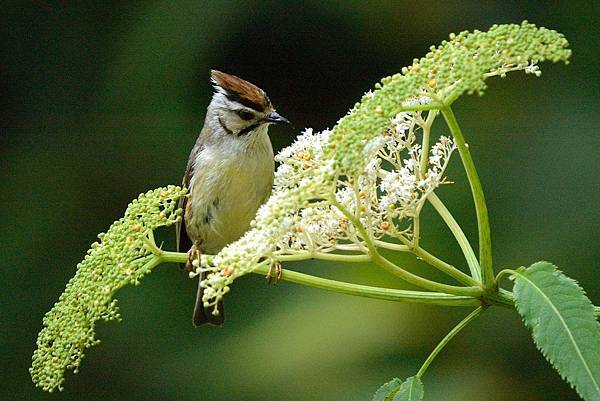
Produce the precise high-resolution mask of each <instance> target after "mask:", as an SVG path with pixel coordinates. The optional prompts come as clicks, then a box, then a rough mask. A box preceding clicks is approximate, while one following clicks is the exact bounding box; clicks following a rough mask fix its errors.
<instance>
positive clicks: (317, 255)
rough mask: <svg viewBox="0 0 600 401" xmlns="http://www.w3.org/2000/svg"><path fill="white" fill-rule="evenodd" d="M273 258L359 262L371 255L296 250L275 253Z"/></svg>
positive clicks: (290, 260) (369, 259) (286, 260)
mask: <svg viewBox="0 0 600 401" xmlns="http://www.w3.org/2000/svg"><path fill="white" fill-rule="evenodd" d="M274 259H276V260H277V261H279V262H294V261H300V260H308V259H318V260H330V261H334V262H352V263H360V262H370V261H371V257H370V256H369V255H364V254H361V255H341V254H338V253H325V252H310V251H305V252H298V253H296V254H293V255H275V256H274Z"/></svg>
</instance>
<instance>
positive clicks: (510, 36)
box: [327, 21, 571, 170]
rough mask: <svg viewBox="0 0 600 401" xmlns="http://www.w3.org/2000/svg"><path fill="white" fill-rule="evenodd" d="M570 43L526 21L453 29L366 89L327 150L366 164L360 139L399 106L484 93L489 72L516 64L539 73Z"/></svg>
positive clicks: (350, 165) (346, 161)
mask: <svg viewBox="0 0 600 401" xmlns="http://www.w3.org/2000/svg"><path fill="white" fill-rule="evenodd" d="M568 46H569V43H568V42H567V40H566V39H565V37H564V36H563V35H562V34H561V33H558V32H556V31H553V30H550V29H546V28H542V27H536V26H535V25H534V24H531V23H528V22H527V21H524V22H523V23H521V24H519V25H517V24H507V25H494V26H492V27H491V28H490V29H489V30H488V31H487V32H481V31H474V32H467V31H465V32H461V33H459V34H451V35H450V37H449V40H447V41H443V42H442V44H441V45H439V46H437V47H436V46H432V47H431V48H430V52H429V53H427V55H425V56H424V57H422V58H420V59H414V61H413V63H412V65H410V66H409V67H405V68H403V69H402V72H401V73H398V74H395V75H392V76H389V77H386V78H383V79H382V80H381V83H380V84H377V85H375V88H376V90H375V91H370V92H368V93H367V94H365V96H363V98H362V100H361V102H360V103H357V104H356V105H355V107H354V108H353V109H352V110H351V112H350V113H349V114H348V115H347V116H345V117H344V118H342V119H341V120H340V121H339V122H338V124H337V126H336V127H335V128H334V130H333V133H332V134H331V136H332V137H333V139H332V140H331V143H332V144H335V147H330V148H329V149H328V150H327V153H328V154H329V157H331V158H334V159H335V160H336V164H338V165H339V166H341V167H343V168H344V169H349V170H352V169H354V168H357V169H362V164H363V160H362V158H361V152H360V150H361V148H362V141H363V140H365V139H367V140H369V139H372V138H374V137H377V136H378V135H380V134H381V132H382V131H383V130H384V129H385V127H386V126H387V124H388V121H389V119H390V118H392V117H393V116H394V115H395V114H397V113H398V112H400V111H405V110H414V109H415V106H422V105H420V104H419V102H418V101H416V100H415V99H419V98H421V99H425V100H426V101H428V102H429V103H430V104H429V106H428V108H432V109H436V108H438V109H439V108H440V107H443V106H445V105H449V104H451V103H452V102H453V101H454V100H455V99H456V98H458V97H459V96H460V95H461V94H463V93H468V94H471V93H477V94H479V95H481V94H483V92H484V90H485V89H486V83H485V80H486V79H487V78H489V77H491V76H501V77H503V76H505V75H506V73H507V72H510V71H517V70H523V71H525V72H526V73H530V74H533V75H536V76H539V74H540V71H539V68H538V67H537V64H538V63H540V62H542V61H546V60H548V61H552V62H558V61H564V62H567V60H568V59H569V57H570V56H571V50H570V49H568ZM411 99H412V100H411ZM422 108H423V107H421V109H422ZM426 108H427V107H426Z"/></svg>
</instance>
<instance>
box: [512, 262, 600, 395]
mask: <svg viewBox="0 0 600 401" xmlns="http://www.w3.org/2000/svg"><path fill="white" fill-rule="evenodd" d="M514 276H515V278H516V282H515V288H514V296H515V304H516V307H517V310H518V312H519V314H520V315H521V317H522V318H523V321H524V322H525V324H526V325H527V326H528V327H529V328H530V329H531V331H532V335H533V340H534V341H535V344H536V346H537V347H538V349H539V350H540V351H541V352H542V354H544V356H545V357H546V359H547V360H548V361H549V362H550V363H551V364H552V365H553V366H554V368H556V370H558V372H559V373H560V375H561V377H562V378H563V379H565V380H567V381H568V382H569V383H570V384H571V385H572V386H574V387H575V389H576V390H577V392H578V393H579V395H580V396H581V397H582V398H583V399H584V400H588V401H592V400H595V401H598V400H600V323H598V321H596V319H595V317H594V306H593V305H592V303H591V301H590V300H589V299H588V298H587V297H586V296H585V293H584V292H583V290H582V289H581V287H579V285H578V284H577V283H576V282H575V281H574V280H573V279H571V278H569V277H567V276H565V275H564V274H563V273H562V272H560V271H559V270H558V269H557V267H556V266H554V265H552V264H551V263H548V262H537V263H534V264H533V265H531V267H529V268H528V269H519V270H518V271H516V272H515V274H514Z"/></svg>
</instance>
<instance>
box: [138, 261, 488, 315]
mask: <svg viewBox="0 0 600 401" xmlns="http://www.w3.org/2000/svg"><path fill="white" fill-rule="evenodd" d="M278 260H279V258H278ZM186 261H187V254H185V253H182V252H169V251H161V253H160V255H157V256H156V257H155V258H153V259H151V260H150V261H149V262H148V264H149V265H152V267H154V266H156V265H157V264H160V263H167V262H171V263H185V262H186ZM252 272H253V273H256V274H262V275H265V274H267V273H268V272H269V266H267V265H265V264H264V263H263V264H259V265H258V266H257V268H256V269H254V270H253V271H252ZM281 278H282V280H285V281H289V282H292V283H296V284H302V285H306V286H309V287H314V288H320V289H323V290H328V291H333V292H338V293H342V294H348V295H355V296H361V297H366V298H375V299H385V300H389V301H398V302H417V303H424V304H434V305H448V306H476V305H480V304H481V301H480V300H479V299H477V298H474V297H471V296H463V295H450V294H444V293H439V292H424V291H409V290H396V289H392V288H382V287H371V286H367V285H361V284H352V283H346V282H343V281H336V280H330V279H326V278H321V277H316V276H311V275H309V274H304V273H299V272H295V271H292V270H288V269H285V270H283V271H282V276H281Z"/></svg>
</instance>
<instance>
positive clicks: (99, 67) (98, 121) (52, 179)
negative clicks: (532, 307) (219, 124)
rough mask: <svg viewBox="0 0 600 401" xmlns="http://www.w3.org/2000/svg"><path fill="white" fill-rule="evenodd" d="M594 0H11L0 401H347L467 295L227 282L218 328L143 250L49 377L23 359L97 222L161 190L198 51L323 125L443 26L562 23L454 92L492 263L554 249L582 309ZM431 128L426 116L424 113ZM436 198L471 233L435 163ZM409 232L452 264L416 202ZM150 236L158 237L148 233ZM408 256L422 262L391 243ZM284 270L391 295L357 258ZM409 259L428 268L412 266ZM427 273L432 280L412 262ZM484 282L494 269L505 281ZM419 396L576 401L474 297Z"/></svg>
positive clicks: (186, 136)
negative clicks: (481, 87)
mask: <svg viewBox="0 0 600 401" xmlns="http://www.w3.org/2000/svg"><path fill="white" fill-rule="evenodd" d="M598 11H599V10H598V3H597V2H592V1H590V2H548V3H543V2H535V1H531V2H521V1H483V2H482V1H461V2H437V1H420V2H407V1H403V2H400V1H398V2H384V1H372V2H363V1H346V2H324V1H304V2H291V1H290V2H273V1H250V0H246V1H229V2H219V1H210V2H209V1H181V0H173V1H162V2H161V1H144V2H122V1H98V2H90V1H78V2H72V1H41V0H39V1H20V2H7V3H6V4H3V6H2V7H1V10H0V15H1V21H0V22H1V23H0V32H1V43H2V51H1V53H0V74H1V76H2V80H1V83H0V85H1V87H0V90H1V93H2V97H1V102H2V112H1V113H2V118H1V122H0V126H1V132H2V135H1V139H0V152H1V158H0V160H1V163H0V182H2V187H3V189H2V191H1V195H0V196H1V202H2V203H1V207H0V214H1V215H0V221H1V222H2V223H1V226H0V251H1V252H0V253H1V255H2V258H1V260H2V266H1V268H0V277H1V282H2V289H1V291H0V308H1V309H0V318H1V319H2V328H1V330H0V347H1V348H0V349H1V356H2V360H1V363H0V370H1V378H0V382H1V383H2V385H1V386H0V399H3V400H52V399H54V400H57V399H61V400H200V399H202V400H257V401H258V400H289V401H294V400H298V401H299V400H360V401H363V400H368V399H370V397H371V395H372V394H373V392H374V391H375V389H376V388H377V387H378V386H379V385H380V384H382V383H383V382H385V381H387V380H388V379H390V378H392V377H394V376H398V377H401V378H402V377H407V376H411V375H413V374H414V373H415V372H416V371H417V369H418V367H419V366H420V364H421V362H422V361H423V360H424V359H425V358H426V356H427V355H428V353H429V351H430V350H432V349H433V347H434V346H435V344H436V343H437V341H438V340H439V339H440V338H441V337H442V336H443V335H444V334H445V333H446V332H447V331H448V330H449V329H450V328H451V327H452V326H453V324H455V323H456V322H457V321H458V320H459V319H461V318H462V317H463V316H464V315H465V314H466V313H467V312H468V311H467V310H466V309H462V308H458V309H449V308H442V307H424V306H415V305H405V304H397V303H391V302H385V301H375V300H366V299H359V298H352V297H348V296H344V295H337V294H332V293H325V292H321V291H319V290H315V289H310V288H306V287H299V286H295V285H293V284H288V283H285V282H283V283H281V284H280V285H278V286H276V287H268V286H267V285H266V284H265V280H264V279H263V278H261V277H258V276H252V277H250V276H249V277H246V278H244V279H241V280H238V281H236V284H235V286H234V288H233V291H232V293H231V294H230V296H228V299H227V321H226V324H225V325H224V326H223V327H221V328H213V327H203V328H199V329H194V328H193V327H192V324H191V310H192V306H193V301H194V296H195V286H196V282H195V281H192V280H189V279H187V278H186V277H185V275H184V274H182V273H181V272H180V271H179V270H178V268H177V267H176V266H174V265H163V266H160V267H158V268H156V269H155V271H154V272H153V273H152V274H151V275H149V276H148V277H147V278H145V279H144V280H143V283H142V285H141V286H140V287H137V288H126V289H124V290H122V291H121V292H120V293H119V294H118V299H119V300H120V306H121V313H122V316H123V318H124V320H123V322H122V323H115V322H112V323H108V324H105V323H100V324H99V325H98V327H97V329H98V337H99V338H100V339H101V340H102V343H101V344H100V345H99V346H96V347H93V348H92V349H90V350H89V352H88V353H87V357H86V359H85V360H84V362H83V365H82V367H81V372H80V373H79V374H77V375H73V374H71V373H69V374H68V375H67V381H66V389H65V391H64V392H62V393H60V394H45V393H43V392H42V391H41V390H38V389H36V388H35V387H34V386H33V385H32V383H31V380H30V377H29V373H28V370H27V369H28V367H29V364H30V358H31V354H32V352H33V350H34V348H35V340H36V336H37V332H38V331H39V330H40V328H41V322H42V317H43V315H44V313H46V312H47V311H48V310H49V309H50V308H51V307H52V305H53V303H54V302H55V301H56V300H57V299H58V297H59V295H60V293H61V292H62V290H63V288H64V286H65V284H66V283H67V281H68V280H69V278H70V277H71V276H72V275H73V274H74V272H75V266H76V264H77V262H78V261H79V260H80V259H81V258H82V257H83V255H84V254H85V252H86V250H87V248H88V246H89V244H90V243H92V242H93V241H94V240H95V236H96V234H97V233H98V232H101V231H103V230H105V229H106V228H107V227H108V226H109V225H110V223H111V222H112V221H114V220H115V219H117V218H119V217H120V216H121V215H122V213H123V211H124V209H125V207H126V206H127V203H128V202H129V201H130V200H131V199H133V198H134V197H136V196H137V194H139V193H140V192H142V191H145V190H146V189H150V188H155V187H158V186H163V185H167V184H178V183H179V182H180V180H181V175H182V172H183V170H184V167H185V163H186V160H187V157H188V152H189V149H190V148H191V146H192V144H193V143H194V141H195V137H196V134H197V133H198V132H199V130H200V128H201V126H202V122H203V119H204V110H205V108H206V106H207V104H208V101H209V98H210V96H211V87H210V85H209V82H208V75H209V69H210V68H219V69H222V70H224V71H227V72H230V73H234V74H237V75H239V76H241V77H244V78H246V79H248V80H250V81H251V82H254V83H256V84H258V85H259V86H261V87H262V88H264V89H265V90H266V91H267V92H268V93H269V95H270V97H271V99H272V100H273V101H274V103H275V104H276V106H278V110H279V111H280V112H281V113H282V114H283V115H285V116H287V117H288V118H289V119H290V120H292V121H293V123H294V127H293V128H287V127H274V128H272V129H271V137H272V140H273V142H274V145H275V147H276V148H281V147H282V146H285V145H287V144H289V143H290V142H291V141H292V140H293V138H294V136H295V135H297V134H298V133H299V132H300V130H301V129H302V128H303V127H314V128H315V129H323V128H326V127H331V126H332V125H333V124H334V122H335V121H337V119H338V118H339V117H340V116H342V115H344V114H345V112H346V111H347V110H348V109H349V108H350V107H351V106H352V105H353V104H354V102H355V101H356V100H357V99H358V98H359V97H360V96H361V95H362V93H363V92H365V91H366V90H368V89H369V88H371V87H372V85H373V84H374V83H375V82H376V81H377V80H378V79H380V78H381V77H383V76H386V75H389V74H392V73H395V72H397V71H399V70H400V68H401V67H402V66H404V65H408V64H409V63H411V61H412V59H413V58H414V57H420V56H422V55H424V54H425V53H426V52H427V49H428V47H429V46H430V45H431V44H436V43H439V42H440V41H441V40H443V39H444V38H446V37H447V34H448V33H450V32H457V31H461V30H464V29H469V30H472V29H482V30H485V29H487V28H488V27H489V26H490V25H492V24H493V23H508V22H517V23H518V22H520V21H522V20H523V19H528V20H529V21H531V22H534V23H537V24H539V25H543V26H546V27H549V28H553V29H556V30H559V31H561V32H563V33H564V34H565V35H566V36H567V38H568V39H569V40H570V42H571V44H572V48H573V58H572V62H571V64H570V65H568V66H565V65H543V66H542V70H543V75H542V77H541V78H539V79H538V78H534V77H532V76H525V75H524V74H513V75H511V76H510V77H509V78H508V79H506V80H500V79H495V80H491V81H490V88H489V90H488V92H487V93H486V95H485V96H484V97H476V96H470V97H467V96H465V97H464V98H461V99H460V100H459V101H458V102H457V103H456V107H455V111H456V113H457V115H458V118H459V121H460V122H461V123H462V125H463V128H464V131H465V134H466V136H467V138H468V141H469V143H470V146H471V150H472V153H473V157H474V159H475V162H476V164H477V166H478V168H479V173H480V176H481V179H482V181H483V185H484V189H485V191H486V196H487V200H488V205H489V210H490V218H491V222H492V228H493V241H494V252H495V265H496V268H497V269H499V268H505V267H518V266H521V265H529V264H531V263H532V262H535V261H537V260H540V259H546V260H549V261H552V262H554V263H555V264H557V265H558V266H560V267H562V268H563V269H564V270H566V271H567V272H568V274H569V275H570V276H572V277H574V278H576V279H577V280H579V281H580V283H581V284H582V285H583V286H584V287H585V288H586V290H587V292H588V295H589V296H590V298H591V299H592V300H593V301H595V303H596V304H599V303H600V284H599V280H598V277H599V276H598V274H599V270H598V269H599V268H600V263H599V262H598V260H600V252H599V247H598V245H599V238H600V230H599V229H598V221H599V218H600V208H599V207H598V205H599V204H600V191H599V185H598V184H599V182H598V181H599V180H598V166H599V161H600V154H599V149H600V136H599V135H598V127H599V126H600V124H599V123H600V117H599V115H600V113H599V105H600V91H599V85H598V82H599V81H598V79H599V78H600V77H599V71H600V66H599V63H598V61H599V59H598V45H599V31H598V28H597V20H598V17H599V13H598ZM436 128H437V129H439V130H440V131H439V132H444V130H443V126H442V124H438V126H437V127H436ZM450 177H451V178H452V179H453V180H454V181H456V184H455V185H453V186H446V187H444V188H442V189H441V190H440V192H439V194H440V196H441V197H442V198H443V199H444V200H445V201H447V203H448V205H449V207H450V209H451V210H452V211H453V213H454V214H455V216H456V218H457V219H458V220H459V222H461V224H462V225H463V226H464V228H465V230H466V232H467V233H468V234H469V235H471V237H472V238H474V236H473V234H474V233H475V231H476V226H475V219H474V213H473V208H472V206H471V201H470V194H469V192H468V187H467V185H466V182H465V177H464V176H463V175H462V174H461V170H460V163H459V160H458V158H455V160H454V161H453V163H452V166H451V168H450ZM425 219H426V221H427V224H428V225H427V227H428V229H427V230H426V232H425V238H424V241H425V244H426V246H427V247H428V248H430V249H432V250H435V252H436V253H437V254H439V255H440V256H442V257H444V258H446V259H447V260H449V261H451V262H452V263H456V264H458V265H463V266H464V263H463V262H462V259H461V254H460V251H459V250H458V247H457V246H456V244H455V243H454V241H453V240H452V238H451V236H450V235H449V233H448V232H447V230H445V229H444V226H443V225H442V224H440V222H439V221H438V220H437V219H436V218H435V215H434V214H433V213H432V212H431V210H425ZM163 239H164V240H165V248H172V247H173V242H174V241H173V240H172V233H171V232H168V233H163ZM399 260H400V262H401V263H404V264H405V265H406V266H408V267H409V268H411V269H415V270H419V269H421V270H420V271H422V272H424V271H427V270H426V268H424V267H423V266H421V265H419V264H418V262H416V261H414V259H413V258H411V257H407V256H403V257H402V258H400V259H399ZM286 267H289V268H296V269H301V270H303V271H310V272H313V273H318V274H320V275H323V276H334V277H338V278H340V279H344V280H353V281H357V282H365V283H371V284H376V285H388V286H394V287H398V288H407V287H405V286H403V284H402V283H399V282H398V281H397V280H396V279H395V278H394V277H391V276H388V275H387V274H385V273H384V272H382V271H380V270H378V269H374V268H370V267H369V266H366V265H363V266H351V267H346V266H343V267H342V266H336V265H327V264H321V263H319V264H312V265H310V264H303V265H289V266H286ZM426 274H429V273H426ZM431 277H434V278H436V277H437V276H435V274H433V273H431ZM505 285H508V286H509V285H510V284H509V283H505ZM425 384H426V397H427V399H428V400H444V401H449V400H457V401H458V400H460V401H470V400H473V401H479V400H487V401H495V400H498V401H505V400H531V401H533V400H575V399H577V396H576V394H575V393H574V392H573V391H572V390H571V389H570V388H569V386H568V385H567V384H565V383H564V382H562V381H561V380H560V378H559V376H558V374H557V373H556V372H555V371H553V370H552V369H551V368H550V367H549V365H548V364H547V363H546V362H545V360H544V359H543V357H542V356H541V355H540V354H539V353H538V352H537V351H536V350H535V347H534V345H533V343H532V341H531V339H530V338H529V337H528V333H527V332H526V330H525V329H524V328H523V327H522V325H521V323H520V320H519V318H518V316H517V315H516V314H515V313H514V312H512V311H510V310H502V309H499V308H494V309H492V310H489V311H488V313H486V314H485V315H484V316H483V317H482V318H481V319H479V320H478V321H477V322H475V323H474V324H473V325H472V326H470V327H469V328H468V329H466V330H465V331H464V333H463V334H461V335H460V336H459V337H458V338H457V339H456V340H455V341H453V342H452V343H451V344H450V345H449V346H448V347H447V348H446V350H445V351H444V352H443V353H441V354H440V355H439V356H438V359H437V360H436V361H435V363H434V364H433V365H432V366H431V367H430V369H429V371H428V372H427V375H426V376H425Z"/></svg>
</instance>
